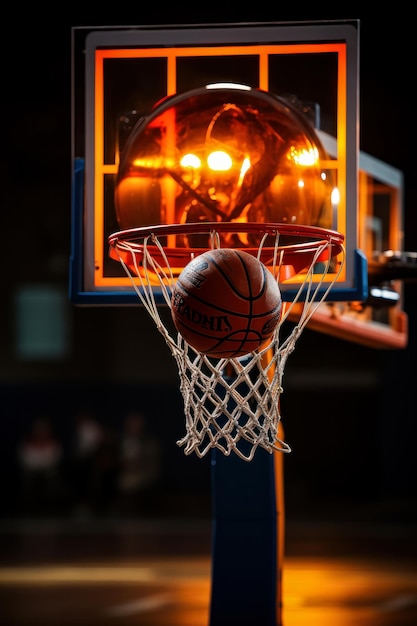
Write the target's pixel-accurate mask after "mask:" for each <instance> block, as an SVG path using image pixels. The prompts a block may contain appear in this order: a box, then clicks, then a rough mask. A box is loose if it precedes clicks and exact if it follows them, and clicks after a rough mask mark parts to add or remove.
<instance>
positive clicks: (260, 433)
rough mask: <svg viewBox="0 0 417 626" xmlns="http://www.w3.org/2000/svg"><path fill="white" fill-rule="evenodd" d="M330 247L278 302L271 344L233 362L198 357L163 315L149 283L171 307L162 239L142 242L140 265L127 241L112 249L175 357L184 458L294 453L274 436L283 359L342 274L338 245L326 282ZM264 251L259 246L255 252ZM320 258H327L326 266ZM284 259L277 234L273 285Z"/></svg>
mask: <svg viewBox="0 0 417 626" xmlns="http://www.w3.org/2000/svg"><path fill="white" fill-rule="evenodd" d="M212 242H213V246H214V245H216V246H217V245H218V238H216V236H213V238H212ZM111 245H112V244H111ZM332 246H334V242H332V240H331V238H329V239H325V240H321V241H319V242H317V243H316V246H315V248H314V252H313V253H312V258H311V263H310V266H309V267H308V268H307V269H306V271H305V273H303V278H302V280H301V281H300V283H299V288H298V290H297V293H296V294H295V297H294V298H293V300H292V301H291V302H284V303H283V308H282V314H281V318H280V321H279V323H278V325H277V327H276V329H275V332H274V335H273V336H272V338H271V340H270V341H269V343H268V345H266V346H265V347H263V348H262V349H260V350H258V351H256V352H251V353H250V354H248V355H247V356H245V357H240V358H238V359H213V358H209V357H207V356H205V355H204V354H201V353H199V352H197V351H196V350H195V349H194V348H193V347H192V346H190V345H189V344H188V343H187V342H186V341H185V340H184V338H183V337H182V336H181V335H180V334H179V333H177V331H176V330H170V329H169V327H168V325H167V324H166V323H164V321H163V320H162V318H161V315H160V304H158V303H157V300H156V298H155V291H154V286H155V284H156V283H159V285H160V288H161V290H162V295H163V300H164V301H165V303H166V305H167V306H168V307H169V308H171V292H172V287H173V285H174V284H175V280H176V278H175V276H174V274H173V272H172V269H171V267H170V262H169V259H168V258H167V256H166V253H165V251H164V246H163V245H162V244H161V242H160V240H159V238H158V237H157V236H156V235H154V234H151V235H148V236H146V237H144V238H143V242H142V244H141V255H140V260H138V256H137V247H136V246H134V245H131V244H130V243H129V241H127V240H126V239H125V240H123V241H122V242H121V241H117V243H114V244H113V247H114V250H115V251H116V256H117V257H118V259H119V261H120V263H121V264H122V266H123V267H124V269H125V271H126V273H127V275H128V276H129V277H130V279H131V282H132V287H133V289H134V290H135V291H136V293H137V295H138V298H139V300H140V302H141V304H142V305H143V306H144V307H145V308H146V310H147V311H148V313H149V315H150V316H151V317H152V318H153V320H154V322H155V324H156V327H157V329H158V331H159V332H160V333H161V334H162V335H163V337H164V338H165V341H166V343H167V345H168V346H169V349H170V350H171V353H172V355H173V356H174V358H175V360H176V363H177V366H178V372H179V378H180V390H181V394H182V397H183V401H184V413H185V426H186V433H185V436H184V437H183V438H182V439H180V440H179V441H178V442H177V443H178V445H179V446H182V447H183V448H184V453H185V454H186V455H189V454H191V453H196V454H197V455H198V456H199V457H203V456H204V455H205V454H206V453H207V452H208V451H209V450H211V449H212V448H217V449H219V450H220V451H221V452H222V453H223V454H225V455H230V454H231V453H232V452H233V453H235V454H237V455H238V456H239V457H241V458H242V459H244V460H247V461H250V460H251V459H252V458H253V456H254V454H255V451H256V449H257V448H258V447H261V448H264V449H266V450H267V451H269V452H270V453H272V452H273V451H275V450H279V451H282V452H290V451H291V448H290V446H289V445H288V444H287V443H286V442H284V441H282V440H281V439H280V438H279V436H278V428H279V424H280V420H281V414H280V395H281V393H282V391H283V388H282V380H283V374H284V369H285V365H286V362H287V358H288V356H289V355H290V354H291V352H292V351H293V350H294V348H295V345H296V342H297V340H298V338H299V337H300V335H301V333H302V331H303V329H304V328H305V326H306V324H307V323H308V321H309V320H310V318H311V316H312V315H313V314H314V312H315V310H316V309H317V307H318V306H319V305H320V304H321V302H323V300H325V298H326V296H327V294H328V292H329V291H330V289H331V288H332V286H333V284H334V283H335V282H336V280H337V278H338V276H339V274H340V272H341V271H342V268H343V264H344V249H343V246H340V248H339V251H340V257H341V258H339V259H338V262H337V270H336V271H335V270H334V267H332V272H331V279H330V281H329V280H328V275H329V273H330V267H331V264H332V256H333V252H332ZM261 250H262V242H261V244H260V246H259V255H260V253H261ZM126 253H128V257H129V259H130V262H129V263H127V262H126ZM323 258H327V261H326V262H324V263H323V262H322V261H321V260H322V259H323ZM282 261H283V257H282V255H281V254H280V248H279V247H278V237H277V240H276V244H275V254H274V265H273V267H272V268H270V269H271V271H273V273H274V275H275V276H276V278H277V280H278V281H279V277H280V273H281V269H282ZM319 261H320V262H319ZM325 279H327V282H326V283H325ZM324 284H325V288H323V285H324ZM290 315H291V320H292V321H291V322H290V321H289V320H288V318H289V316H290ZM294 318H295V320H296V321H293V320H294Z"/></svg>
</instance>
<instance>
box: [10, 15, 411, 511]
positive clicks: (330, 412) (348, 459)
mask: <svg viewBox="0 0 417 626" xmlns="http://www.w3.org/2000/svg"><path fill="white" fill-rule="evenodd" d="M229 6H230V5H229ZM349 6H350V5H349ZM339 7H340V4H339ZM217 8H218V7H217ZM161 16H163V17H161ZM19 17H20V16H19ZM347 18H352V19H360V21H361V49H360V72H361V74H360V84H361V92H360V108H361V124H360V147H361V149H362V150H363V151H365V152H367V153H368V154H370V155H372V156H374V157H377V158H378V159H380V160H382V161H384V162H386V163H388V164H389V165H392V166H394V167H396V168H398V169H400V170H401V171H403V172H404V176H405V198H404V200H405V215H404V231H405V239H404V248H405V249H406V250H410V251H416V250H417V225H416V210H415V206H416V195H417V190H416V178H415V167H416V158H415V144H416V139H417V136H416V130H415V103H414V100H413V96H412V88H411V87H412V83H413V80H414V73H415V72H414V65H413V64H414V60H415V51H414V44H415V41H414V40H413V33H412V32H410V31H411V28H410V26H409V25H408V24H407V20H406V19H404V17H403V15H400V14H399V12H398V13H395V14H385V13H384V14H382V13H379V14H378V15H371V16H369V15H367V17H362V16H361V12H353V14H352V10H351V9H350V8H349V9H347V10H346V9H345V10H343V8H342V7H340V8H339V10H338V12H335V11H332V12H331V13H326V12H322V13H316V14H314V13H313V14H311V13H309V14H303V15H300V14H297V13H295V14H292V15H288V14H284V13H283V12H280V11H279V10H275V11H274V10H272V9H269V10H268V11H265V12H263V13H262V12H261V11H258V12H254V11H253V10H247V11H246V15H245V10H244V9H242V7H240V6H239V7H238V8H236V10H235V11H233V9H232V8H230V9H227V13H226V14H225V13H223V14H222V15H221V16H219V15H218V11H216V13H215V14H213V13H212V12H211V11H210V12H209V11H207V15H206V16H202V15H201V13H200V11H199V12H198V15H197V12H196V13H195V14H194V15H193V14H192V12H189V11H186V10H185V9H176V11H175V12H174V11H168V13H166V12H165V11H164V12H162V11H159V10H157V9H153V10H152V9H147V11H146V18H145V15H141V14H140V13H139V12H138V14H136V15H134V16H133V15H132V14H131V12H129V11H128V9H127V8H126V6H124V10H123V11H121V10H119V11H117V10H112V11H109V12H108V14H107V15H106V14H105V12H103V11H100V12H99V14H94V13H93V12H92V13H91V14H90V17H89V18H88V19H87V16H86V15H85V13H84V11H83V10H78V9H77V8H76V5H72V8H71V9H65V8H62V9H61V8H60V11H59V14H58V13H57V14H55V13H54V14H51V13H48V14H46V13H42V11H41V10H40V9H37V12H36V13H33V15H30V14H29V13H26V14H25V15H24V16H23V17H22V18H20V19H19V18H18V21H17V22H16V23H15V24H11V25H10V33H9V35H10V38H9V40H8V43H7V44H4V43H3V46H2V50H3V63H2V84H3V89H2V112H3V124H2V139H3V146H2V148H3V149H2V150H1V152H0V154H1V157H0V158H1V175H2V185H1V208H2V225H3V229H2V235H3V237H2V240H3V272H2V290H1V296H0V297H1V309H0V311H1V320H2V324H1V330H0V437H1V440H0V451H1V457H0V472H1V475H0V488H1V490H2V494H3V497H2V515H3V516H4V517H13V516H15V515H16V514H17V513H18V511H17V509H16V491H17V490H18V488H19V485H18V481H17V480H16V473H15V471H16V446H17V443H18V441H19V440H20V438H21V437H22V434H23V433H24V432H25V427H26V426H27V423H28V422H29V421H30V420H31V419H33V417H34V416H36V415H38V414H40V413H42V414H47V415H48V416H50V417H51V419H52V421H53V423H54V426H55V428H56V432H57V433H58V435H59V437H60V438H61V440H62V441H63V442H64V444H65V443H66V442H68V441H69V439H70V437H71V434H72V427H73V423H72V419H73V416H74V414H75V413H76V412H77V411H78V410H79V408H80V407H87V408H88V409H89V410H90V409H91V410H92V412H93V413H94V414H95V415H97V416H98V417H99V419H100V420H102V421H103V422H104V423H106V424H107V425H109V426H110V427H111V428H114V429H115V430H116V431H118V430H120V427H121V422H122V419H123V416H124V415H125V414H126V413H127V412H128V411H130V410H131V409H132V408H133V409H138V410H141V411H143V412H144V413H146V414H147V415H148V416H149V418H150V419H151V425H152V430H153V431H154V433H155V434H156V435H157V436H158V437H159V439H160V441H161V444H162V448H163V452H164V454H163V479H162V481H161V485H160V488H161V490H162V492H163V494H164V496H169V497H166V498H165V499H164V504H163V505H162V504H161V505H160V507H161V508H160V510H159V511H158V513H161V514H164V515H165V514H166V515H170V514H173V515H178V516H182V515H191V516H194V515H195V516H199V515H207V514H209V512H210V477H209V459H208V458H207V459H203V460H198V459H196V458H191V457H184V455H183V452H182V450H180V449H178V447H177V446H176V443H175V442H176V440H177V439H178V438H179V437H181V436H182V435H183V431H184V422H183V415H182V404H181V398H180V396H179V391H178V381H177V371H176V367H175V364H174V362H173V359H172V357H171V356H170V354H169V351H168V349H167V347H166V346H165V345H164V343H163V340H162V339H161V337H160V336H159V334H158V333H157V331H156V330H155V328H154V326H153V322H152V321H151V320H150V318H149V317H148V314H147V313H146V312H145V311H143V310H140V309H136V308H126V309H125V308H123V309H114V308H96V307H94V308H79V307H74V306H73V305H72V304H71V303H70V302H69V301H68V311H67V312H68V316H69V320H70V324H69V329H70V330H69V333H70V346H71V348H70V350H69V352H68V354H66V355H65V356H64V357H63V358H61V359H59V360H55V361H52V362H51V361H46V362H45V361H43V360H37V361H33V360H22V359H21V358H19V356H18V355H17V354H16V349H15V340H16V334H15V332H16V325H15V293H16V288H17V286H18V285H22V284H33V285H37V284H40V285H41V284H47V283H49V284H53V285H60V286H62V288H63V289H65V290H67V286H68V260H69V255H70V221H71V216H70V198H71V101H70V98H71V83H70V79H71V27H72V26H81V25H88V26H89V25H97V26H98V25H112V26H113V25H117V24H121V25H124V24H129V23H131V24H181V23H184V24H192V23H196V24H199V23H221V22H254V21H259V22H262V21H269V22H278V21H288V20H295V21H310V20H331V19H347ZM3 41H4V40H3ZM149 80H152V77H149ZM416 295H417V285H416V284H415V283H410V284H406V285H405V294H404V307H405V310H406V312H407V313H408V316H409V326H410V328H409V344H408V346H407V347H406V348H405V349H404V350H374V349H370V348H365V347H363V346H359V345H355V344H350V343H348V342H345V341H342V340H338V339H335V338H331V337H328V336H325V335H322V334H318V333H315V332H313V331H310V330H306V331H305V332H304V334H303V336H302V337H301V339H300V340H299V343H298V344H297V349H296V351H295V353H294V354H292V355H291V357H290V360H289V362H288V365H287V369H286V376H285V378H284V386H285V393H284V395H283V399H282V413H283V423H284V428H285V433H286V440H287V441H288V442H289V444H290V445H291V447H292V449H293V452H292V454H291V455H289V456H287V457H286V460H285V480H286V500H287V514H288V516H289V517H290V518H291V517H297V516H303V517H306V516H312V517H313V516H314V517H326V519H332V518H337V517H340V516H344V517H345V518H346V516H348V517H349V516H351V517H352V518H353V517H369V516H372V518H378V519H389V520H394V521H397V520H398V521H409V520H416V521H417V513H416V505H415V503H416V501H417V455H416V452H415V441H416V434H417V432H416V426H415V422H416V402H415V397H416V394H415V389H416V384H415V380H416V355H417V344H416V330H417V328H416V326H417V314H416V312H417V297H416ZM60 512H61V514H67V513H68V510H67V509H65V507H64V508H63V509H62V511H60Z"/></svg>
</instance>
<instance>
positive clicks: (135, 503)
mask: <svg viewBox="0 0 417 626" xmlns="http://www.w3.org/2000/svg"><path fill="white" fill-rule="evenodd" d="M159 474H160V446H159V442H158V441H157V439H156V438H155V437H154V436H153V435H151V434H150V433H149V431H148V425H147V422H146V419H145V417H144V415H142V414H141V413H138V412H132V413H129V414H128V415H127V416H126V418H125V421H124V424H123V432H122V436H121V443H120V471H119V476H118V489H119V493H120V496H121V497H120V506H121V512H122V513H125V514H136V513H147V512H149V507H150V505H151V499H152V494H153V488H154V487H155V486H156V484H157V481H158V479H159Z"/></svg>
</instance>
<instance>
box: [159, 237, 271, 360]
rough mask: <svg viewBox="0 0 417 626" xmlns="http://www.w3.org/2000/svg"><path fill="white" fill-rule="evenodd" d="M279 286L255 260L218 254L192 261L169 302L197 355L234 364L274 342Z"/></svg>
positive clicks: (238, 253)
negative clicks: (236, 360) (201, 354)
mask: <svg viewBox="0 0 417 626" xmlns="http://www.w3.org/2000/svg"><path fill="white" fill-rule="evenodd" d="M281 305H282V301H281V293H280V290H279V287H278V284H277V281H276V280H275V278H274V277H273V275H272V273H271V272H270V271H269V270H268V268H267V267H265V265H264V264H263V263H262V262H261V261H259V260H258V259H257V258H256V257H255V256H253V255H252V254H249V253H248V252H244V251H242V250H238V249H232V248H218V249H215V250H209V251H207V252H204V253H203V254H200V255H199V256H197V257H195V258H194V259H193V260H192V261H190V263H188V265H186V267H185V268H184V269H183V270H182V272H181V274H180V275H179V276H178V279H177V282H176V284H175V287H174V289H173V293H172V298H171V312H172V319H173V321H174V324H175V327H176V329H177V330H178V332H179V333H180V334H181V335H182V336H183V338H184V339H185V341H186V342H187V343H188V344H189V345H190V346H192V347H193V348H194V349H195V350H196V351H197V352H201V353H203V354H205V355H207V356H210V357H215V358H234V357H240V356H244V355H246V354H249V353H250V352H253V351H254V350H257V349H258V348H259V347H261V346H262V345H263V344H265V342H266V341H267V340H268V339H269V338H270V337H271V336H272V334H273V332H274V330H275V328H276V326H277V324H278V321H279V318H280V313H281Z"/></svg>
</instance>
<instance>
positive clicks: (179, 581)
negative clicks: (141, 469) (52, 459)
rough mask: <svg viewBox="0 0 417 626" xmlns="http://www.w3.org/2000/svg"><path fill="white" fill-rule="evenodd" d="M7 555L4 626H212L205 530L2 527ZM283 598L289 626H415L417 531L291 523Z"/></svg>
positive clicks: (205, 524)
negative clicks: (210, 623)
mask: <svg viewBox="0 0 417 626" xmlns="http://www.w3.org/2000/svg"><path fill="white" fill-rule="evenodd" d="M0 555H1V557H0V558H1V563H0V624H1V625H2V626H3V625H4V626H34V625H38V624H42V626H57V624H59V625H60V626H66V625H77V626H104V625H109V626H133V625H135V626H208V624H209V608H210V581H211V579H210V573H211V572H210V567H211V522H210V520H207V519H200V520H188V521H187V520H175V519H174V520H173V519H171V520H158V519H137V520H131V521H129V520H123V521H120V520H119V521H116V520H113V521H111V520H107V521H105V520H102V521H94V520H89V521H77V522H76V521H71V522H70V521H62V520H61V521H59V522H54V521H53V520H50V521H42V520H38V521H28V520H26V521H16V522H10V521H9V522H7V523H5V522H3V524H2V525H1V526H0ZM231 558H232V555H231ZM281 590H282V598H283V610H282V615H281V617H282V624H283V625H284V626H304V625H307V624H308V626H415V625H416V624H417V526H416V525H415V523H413V524H411V525H408V524H397V523H396V524H389V523H388V524H387V523H383V524H375V523H361V524H358V523H349V524H343V523H323V522H314V521H311V522H306V521H303V522H300V521H287V523H286V542H285V561H284V568H283V583H282V588H281ZM225 594H227V589H225ZM230 603H231V604H232V603H233V597H230ZM213 626H216V625H213ZM231 626H232V625H231ZM256 626H262V624H257V625H256Z"/></svg>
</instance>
